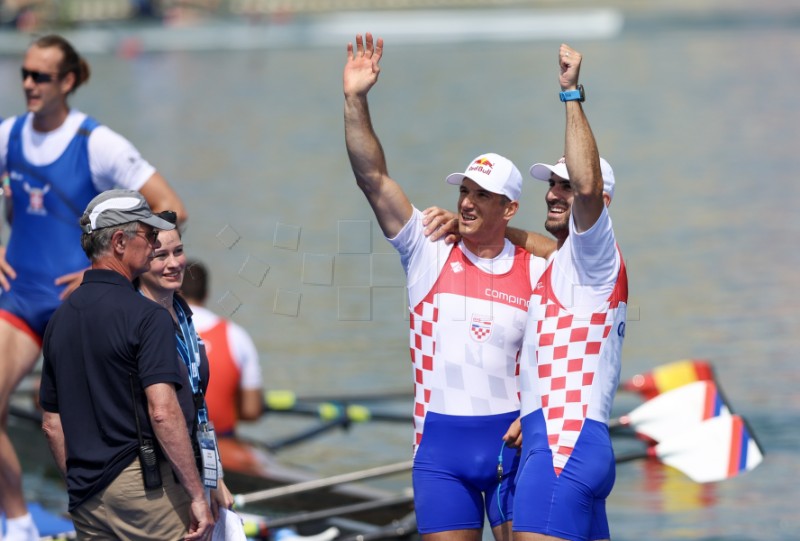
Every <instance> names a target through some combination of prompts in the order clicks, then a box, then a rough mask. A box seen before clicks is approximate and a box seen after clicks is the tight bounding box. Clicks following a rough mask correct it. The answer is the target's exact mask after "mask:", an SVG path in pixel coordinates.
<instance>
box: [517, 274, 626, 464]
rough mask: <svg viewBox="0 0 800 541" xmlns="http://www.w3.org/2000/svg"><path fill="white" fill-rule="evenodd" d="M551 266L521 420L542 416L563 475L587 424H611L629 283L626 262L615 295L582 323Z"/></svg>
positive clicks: (532, 320) (542, 290)
mask: <svg viewBox="0 0 800 541" xmlns="http://www.w3.org/2000/svg"><path fill="white" fill-rule="evenodd" d="M552 268H553V266H552V265H550V266H548V268H547V270H545V272H544V274H542V277H541V279H540V283H541V284H542V287H537V288H536V290H535V292H536V295H535V296H534V297H533V298H532V299H531V305H530V309H529V311H528V322H527V326H526V330H525V341H524V342H523V345H522V350H521V354H520V392H521V415H522V417H523V418H524V417H526V416H527V415H529V414H531V413H533V412H535V411H538V410H539V409H541V410H542V414H543V416H544V419H545V423H546V428H547V436H548V443H549V445H550V450H551V451H552V453H553V467H554V469H555V471H556V474H560V473H561V471H562V469H563V468H564V466H565V465H566V463H567V461H568V459H569V457H570V455H571V454H572V450H573V449H574V448H575V444H576V442H577V441H578V436H579V435H580V432H581V430H582V429H583V426H584V422H585V420H586V419H587V418H590V419H593V420H596V421H599V422H604V423H607V422H608V418H609V415H610V412H611V405H612V403H613V400H614V394H615V392H616V389H617V386H618V384H619V372H620V364H621V354H622V342H623V338H624V336H625V318H626V314H627V300H628V277H627V272H626V270H625V263H624V261H622V262H621V264H620V270H619V274H618V276H617V281H616V284H615V286H614V289H613V291H612V292H611V294H610V296H609V297H608V299H607V301H606V302H605V303H603V305H602V306H599V307H597V308H596V309H595V311H594V313H590V314H589V315H587V316H583V317H578V316H576V315H575V314H574V313H572V312H570V311H569V310H567V309H565V308H564V307H563V306H562V305H561V304H560V303H559V301H558V299H557V297H556V296H555V294H554V292H553V286H552V283H551V280H550V278H551V272H552Z"/></svg>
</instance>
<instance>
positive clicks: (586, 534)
mask: <svg viewBox="0 0 800 541" xmlns="http://www.w3.org/2000/svg"><path fill="white" fill-rule="evenodd" d="M627 302H628V281H627V273H626V270H625V263H624V261H623V260H622V256H621V255H620V252H619V249H618V248H617V246H616V242H615V239H614V234H613V228H612V225H611V219H610V218H609V216H608V212H607V210H606V209H604V210H603V213H602V214H601V216H600V218H599V219H598V221H597V222H596V223H595V224H594V226H593V227H592V228H590V229H589V230H588V231H585V232H583V233H580V234H578V233H576V232H575V231H574V227H573V224H572V222H570V235H569V237H568V238H567V240H566V241H565V243H564V245H563V246H562V247H561V248H560V249H559V250H558V251H557V252H556V254H555V255H554V256H552V257H551V260H550V262H549V265H548V267H547V270H546V271H545V272H544V274H543V275H542V277H541V280H540V282H539V283H538V284H537V285H536V288H535V290H534V296H533V297H532V298H531V305H530V309H529V313H528V323H527V327H526V335H525V343H524V344H523V346H522V353H521V356H520V391H521V416H522V435H523V440H522V445H523V453H522V462H521V464H520V473H519V476H518V479H517V480H518V484H517V495H516V501H515V507H514V529H515V531H527V532H537V533H542V534H546V535H552V536H555V537H560V538H565V539H606V538H608V522H607V519H606V515H605V498H606V497H607V496H608V494H609V493H610V491H611V488H612V487H613V484H614V478H615V463H614V454H613V449H612V446H611V439H610V437H609V435H608V427H607V425H608V420H609V416H610V413H611V406H612V403H613V400H614V395H615V393H616V389H617V386H618V384H619V374H620V368H621V356H622V355H621V354H622V342H623V338H624V336H625V322H626V312H627ZM554 502H555V503H554ZM579 517H580V518H579Z"/></svg>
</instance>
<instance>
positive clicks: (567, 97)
mask: <svg viewBox="0 0 800 541" xmlns="http://www.w3.org/2000/svg"><path fill="white" fill-rule="evenodd" d="M558 97H559V99H560V100H561V101H579V102H583V101H584V100H585V99H586V94H584V92H583V85H578V88H577V90H565V91H563V92H559V93H558Z"/></svg>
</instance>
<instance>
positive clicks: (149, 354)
mask: <svg viewBox="0 0 800 541" xmlns="http://www.w3.org/2000/svg"><path fill="white" fill-rule="evenodd" d="M43 354H44V365H43V370H42V382H41V395H40V399H39V401H40V404H41V406H42V408H43V409H44V410H45V411H48V412H51V413H58V414H60V416H61V424H62V427H63V429H64V437H65V443H66V459H67V480H66V481H67V492H68V493H69V509H70V510H73V509H75V508H76V507H78V506H79V505H80V504H81V503H83V502H84V501H85V500H86V499H87V498H89V497H91V496H93V495H94V494H96V493H98V492H99V491H100V490H102V489H104V488H105V487H107V486H108V485H109V484H110V483H111V481H113V480H114V479H115V478H116V477H117V476H118V475H119V474H120V472H121V471H122V470H123V469H125V467H127V466H128V465H129V464H130V463H131V461H132V460H133V459H134V458H135V457H136V453H137V451H136V450H137V447H138V437H137V434H136V422H135V419H134V414H133V399H132V397H131V379H132V380H133V383H134V389H135V394H136V408H137V410H138V415H139V421H140V423H141V427H142V433H143V436H144V437H145V438H149V439H155V437H154V433H153V429H152V427H151V425H150V420H149V416H148V413H147V407H146V404H147V400H146V398H145V395H144V388H145V387H148V386H150V385H153V384H156V383H170V384H173V385H175V386H176V388H177V389H179V390H180V389H181V388H182V387H183V386H186V385H188V380H187V379H186V368H185V366H184V365H183V362H182V361H181V360H180V358H179V356H178V354H177V349H176V342H175V334H174V331H173V325H172V318H171V317H170V315H169V312H167V310H166V309H164V308H163V307H161V306H159V305H158V304H156V303H155V302H153V301H151V300H149V299H147V298H145V297H143V296H142V295H140V294H139V293H138V292H137V291H136V290H135V289H134V287H133V284H131V282H130V281H129V280H128V279H126V278H125V277H124V276H122V275H121V274H119V273H117V272H113V271H108V270H89V271H87V272H86V273H85V275H84V278H83V282H82V283H81V286H80V287H79V288H78V289H76V290H75V291H74V292H73V293H72V294H71V295H70V296H69V297H68V298H67V300H66V301H65V302H64V303H63V304H62V305H61V306H60V307H59V308H58V310H56V312H55V314H53V317H52V319H51V320H50V323H49V324H48V326H47V330H46V331H45V335H44V341H43ZM184 392H185V390H184ZM190 392H191V391H190ZM184 415H185V416H186V417H187V419H186V421H187V426H191V424H192V423H193V421H194V419H193V415H194V411H186V410H184ZM142 489H143V490H144V487H142Z"/></svg>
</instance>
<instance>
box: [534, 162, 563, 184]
mask: <svg viewBox="0 0 800 541" xmlns="http://www.w3.org/2000/svg"><path fill="white" fill-rule="evenodd" d="M551 175H556V176H559V177H561V178H563V179H566V180H569V172H567V165H566V164H564V163H557V164H555V165H548V164H546V163H535V164H533V165H532V166H531V176H532V177H533V178H535V179H536V180H543V181H545V182H548V181H549V180H550V176H551Z"/></svg>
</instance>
